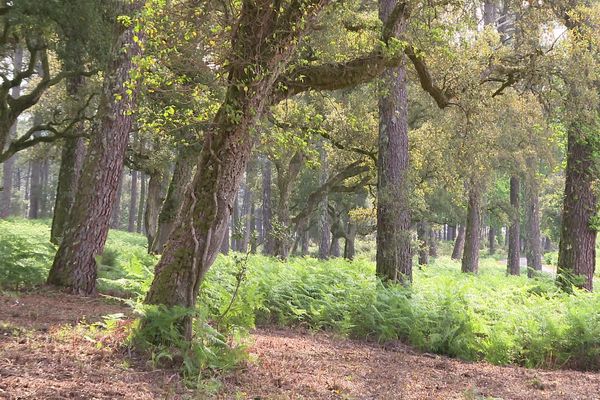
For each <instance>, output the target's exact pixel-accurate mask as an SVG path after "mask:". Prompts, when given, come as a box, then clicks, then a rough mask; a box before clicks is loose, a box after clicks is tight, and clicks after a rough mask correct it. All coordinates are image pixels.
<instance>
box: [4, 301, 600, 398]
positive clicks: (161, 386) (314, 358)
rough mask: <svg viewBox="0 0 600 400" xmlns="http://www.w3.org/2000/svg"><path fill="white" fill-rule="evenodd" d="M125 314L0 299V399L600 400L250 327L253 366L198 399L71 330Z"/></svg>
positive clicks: (538, 381)
mask: <svg viewBox="0 0 600 400" xmlns="http://www.w3.org/2000/svg"><path fill="white" fill-rule="evenodd" d="M128 312H129V311H128V308H126V307H125V306H123V305H119V304H116V303H109V302H106V301H105V300H103V299H102V298H81V297H76V296H71V295H66V294H63V293H59V292H56V291H53V290H47V289H42V290H41V291H39V292H37V293H35V294H32V293H30V294H15V295H6V294H5V295H0V399H8V400H16V399H48V400H52V399H86V400H87V399H106V400H108V399H133V400H136V399H172V400H175V399H182V400H183V399H209V398H216V399H600V374H597V373H585V372H576V371H543V370H535V369H525V368H518V367H497V366H492V365H489V364H486V363H468V362H463V361H459V360H454V359H449V358H447V357H442V356H437V355H431V354H422V353H418V352H416V351H414V350H413V349H411V348H410V347H407V346H405V345H403V344H400V343H393V344H389V345H387V346H379V345H376V344H372V343H367V342H364V341H353V340H348V339H342V338H339V337H335V336H333V335H330V334H325V333H317V334H314V333H310V332H306V331H302V330H290V329H285V330H283V329H257V330H255V331H254V332H253V334H252V342H253V343H252V345H251V347H250V353H251V355H252V359H253V360H254V361H251V362H248V363H247V365H246V366H245V367H244V368H242V369H240V370H238V371H236V372H234V373H231V374H229V375H227V376H225V377H223V378H222V381H223V386H222V388H221V391H220V393H219V394H218V395H216V396H207V395H205V394H201V393H198V392H197V391H196V392H194V391H190V390H186V389H185V388H184V387H183V385H182V383H181V381H180V379H179V377H178V375H177V373H176V372H175V371H173V370H156V369H152V368H150V367H149V365H148V363H147V362H144V361H143V360H141V359H139V358H136V357H135V356H132V355H130V354H127V352H126V351H124V350H123V349H122V347H120V346H118V345H117V343H120V342H121V341H122V340H123V338H122V337H106V338H102V337H100V338H99V337H98V335H96V336H94V337H93V338H92V337H90V336H88V334H87V333H86V332H88V331H86V330H85V329H83V328H80V329H78V328H77V324H78V323H79V322H82V321H85V322H87V323H90V322H94V321H99V320H101V317H102V316H104V315H107V314H114V313H125V314H127V313H128ZM117 332H119V331H118V330H117ZM117 336H118V335H117ZM99 343H101V344H102V346H99Z"/></svg>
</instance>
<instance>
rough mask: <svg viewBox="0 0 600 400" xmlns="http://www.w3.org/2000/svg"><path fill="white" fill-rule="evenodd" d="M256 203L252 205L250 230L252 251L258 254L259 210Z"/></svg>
mask: <svg viewBox="0 0 600 400" xmlns="http://www.w3.org/2000/svg"><path fill="white" fill-rule="evenodd" d="M256 210H257V208H256V204H254V202H252V206H251V207H250V225H249V226H248V232H249V233H250V253H252V254H256V251H257V250H258V240H257V239H258V232H257V229H256V220H257V212H256Z"/></svg>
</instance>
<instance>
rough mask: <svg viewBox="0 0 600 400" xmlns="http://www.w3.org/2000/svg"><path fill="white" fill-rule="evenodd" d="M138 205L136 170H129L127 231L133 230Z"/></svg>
mask: <svg viewBox="0 0 600 400" xmlns="http://www.w3.org/2000/svg"><path fill="white" fill-rule="evenodd" d="M137 206H138V172H137V171H136V170H132V171H131V187H130V191H129V218H128V219H127V231H128V232H135V221H136V220H137Z"/></svg>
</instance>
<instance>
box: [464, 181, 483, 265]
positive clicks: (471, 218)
mask: <svg viewBox="0 0 600 400" xmlns="http://www.w3.org/2000/svg"><path fill="white" fill-rule="evenodd" d="M481 192H482V190H481V188H480V187H479V185H478V184H476V183H472V184H471V187H470V188H469V202H468V206H467V224H466V227H465V235H464V238H465V239H464V250H463V255H462V265H461V270H462V272H470V273H475V274H476V273H477V272H478V271H479V240H480V235H479V227H480V226H481ZM459 236H460V232H459Z"/></svg>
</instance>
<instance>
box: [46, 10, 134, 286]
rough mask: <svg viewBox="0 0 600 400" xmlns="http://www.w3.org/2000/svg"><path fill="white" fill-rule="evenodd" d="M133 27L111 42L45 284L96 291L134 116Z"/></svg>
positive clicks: (128, 13)
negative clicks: (96, 123) (91, 128)
mask: <svg viewBox="0 0 600 400" xmlns="http://www.w3.org/2000/svg"><path fill="white" fill-rule="evenodd" d="M141 6H142V2H141V1H135V2H133V3H128V4H127V5H126V6H125V5H124V7H125V8H126V10H125V11H127V12H126V13H125V14H126V15H132V14H133V13H135V12H137V11H138V10H139V9H140V8H141ZM134 26H135V24H132V26H130V27H128V28H126V29H125V30H124V31H123V32H122V33H121V34H120V35H119V37H118V40H117V41H116V43H115V45H114V47H113V51H112V54H113V60H112V61H111V63H110V65H109V67H108V70H107V71H106V74H105V81H104V88H103V95H102V99H101V102H100V106H99V113H100V115H101V122H100V127H99V129H98V132H97V133H96V134H95V135H94V136H93V137H92V140H91V143H90V148H89V152H88V156H87V158H86V162H85V165H84V167H83V171H82V173H81V177H80V180H79V187H78V190H77V196H76V199H75V203H74V204H73V207H72V209H71V213H70V215H69V219H68V223H67V229H66V230H65V235H64V238H63V241H62V243H61V245H60V247H59V249H58V252H57V254H56V257H55V258H54V263H53V264H52V268H51V270H50V274H49V275H48V283H49V284H54V285H59V286H65V287H68V288H70V289H71V290H73V291H74V292H78V293H81V294H91V293H93V292H95V289H96V274H97V271H96V261H95V257H96V256H97V255H99V254H101V253H102V251H103V249H104V244H105V242H106V236H107V234H108V228H109V224H110V218H111V215H112V211H113V207H114V204H115V199H116V194H117V186H118V183H119V180H120V177H121V175H122V172H123V157H124V155H125V149H126V147H127V142H128V138H129V132H130V130H131V125H132V120H133V117H132V116H131V115H130V114H129V112H128V110H129V109H130V108H131V106H132V105H133V104H135V97H136V93H137V90H133V92H131V94H128V93H127V85H126V82H127V81H128V80H129V72H130V71H131V70H132V69H133V68H134V66H133V58H134V57H136V56H138V55H139V54H140V53H141V50H140V46H139V44H138V42H136V41H134V40H133V36H134V33H133V30H134Z"/></svg>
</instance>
